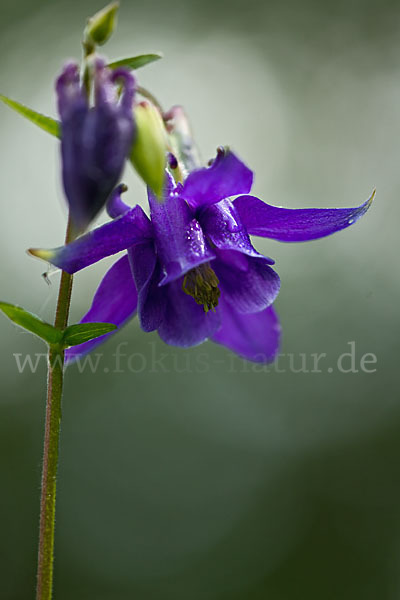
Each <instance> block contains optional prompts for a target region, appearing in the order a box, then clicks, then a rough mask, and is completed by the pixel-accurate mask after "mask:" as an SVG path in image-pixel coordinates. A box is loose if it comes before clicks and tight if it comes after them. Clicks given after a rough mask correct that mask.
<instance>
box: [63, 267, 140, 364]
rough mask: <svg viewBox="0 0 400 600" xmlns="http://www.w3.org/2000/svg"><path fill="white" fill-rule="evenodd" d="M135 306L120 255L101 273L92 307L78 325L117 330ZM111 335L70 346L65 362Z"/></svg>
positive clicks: (127, 271) (127, 269)
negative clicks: (105, 325)
mask: <svg viewBox="0 0 400 600" xmlns="http://www.w3.org/2000/svg"><path fill="white" fill-rule="evenodd" d="M136 306H137V293H136V287H135V283H134V281H133V277H132V273H131V268H130V265H129V260H128V257H127V255H124V256H123V257H122V258H120V259H119V260H118V261H117V262H116V263H115V264H114V265H113V266H112V267H111V269H109V271H107V273H106V274H105V276H104V278H103V280H102V282H101V283H100V285H99V287H98V289H97V291H96V293H95V295H94V298H93V303H92V306H91V308H90V310H89V312H88V313H86V315H85V316H84V317H83V319H82V320H81V323H113V324H114V325H117V327H118V328H121V327H122V326H123V325H124V323H125V322H126V321H127V320H128V319H130V318H131V317H132V316H133V315H134V313H135V311H136ZM114 333H115V331H112V332H111V333H107V334H106V335H102V336H101V337H98V338H96V339H94V340H90V342H85V343H84V344H80V345H79V346H72V347H71V348H69V349H68V350H66V353H65V354H66V358H67V362H68V363H70V362H72V361H74V360H76V359H77V358H79V357H80V356H83V355H84V354H87V353H88V352H90V351H91V350H93V348H95V347H96V346H98V345H99V344H101V343H103V342H104V341H105V340H106V339H108V338H109V337H110V335H113V334H114Z"/></svg>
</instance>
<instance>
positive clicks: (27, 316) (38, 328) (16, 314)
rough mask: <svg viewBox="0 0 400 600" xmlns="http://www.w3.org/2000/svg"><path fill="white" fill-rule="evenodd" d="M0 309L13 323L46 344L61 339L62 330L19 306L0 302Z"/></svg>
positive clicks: (54, 342) (57, 341)
mask: <svg viewBox="0 0 400 600" xmlns="http://www.w3.org/2000/svg"><path fill="white" fill-rule="evenodd" d="M0 310H2V311H3V313H4V314H5V315H7V317H8V318H9V319H11V321H13V323H15V324H16V325H19V326H20V327H23V328H24V329H27V330H28V331H30V332H31V333H34V334H35V335H37V336H38V337H40V338H41V339H42V340H44V341H45V342H47V343H48V344H58V343H59V342H60V341H61V340H62V337H63V333H62V331H60V330H59V329H56V328H55V327H53V325H50V323H46V322H45V321H42V320H41V319H39V317H37V316H36V315H33V314H32V313H30V312H28V311H26V310H25V309H23V308H21V307H20V306H15V304H8V302H0Z"/></svg>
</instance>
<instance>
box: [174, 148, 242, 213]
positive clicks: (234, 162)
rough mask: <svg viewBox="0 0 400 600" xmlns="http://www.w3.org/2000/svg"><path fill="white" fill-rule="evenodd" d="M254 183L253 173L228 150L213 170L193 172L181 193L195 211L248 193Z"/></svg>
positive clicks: (208, 168)
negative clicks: (230, 197)
mask: <svg viewBox="0 0 400 600" xmlns="http://www.w3.org/2000/svg"><path fill="white" fill-rule="evenodd" d="M252 183H253V173H252V171H250V169H249V168H248V167H246V165H245V164H244V163H242V161H241V160H239V159H238V158H237V156H236V155H235V154H233V152H231V151H229V150H228V151H227V152H224V153H221V154H218V156H217V158H216V159H215V161H214V162H213V164H212V165H211V167H207V168H205V169H198V170H197V171H192V173H190V174H189V175H188V177H187V179H186V181H185V183H184V184H183V190H182V192H181V194H182V197H183V198H185V200H186V201H187V202H188V203H189V204H190V205H191V206H192V207H193V208H200V207H201V206H204V205H206V204H214V203H215V202H219V200H223V199H224V198H229V196H237V195H238V194H247V193H248V192H249V191H250V190H251V186H252Z"/></svg>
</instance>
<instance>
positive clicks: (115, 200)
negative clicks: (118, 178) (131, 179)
mask: <svg viewBox="0 0 400 600" xmlns="http://www.w3.org/2000/svg"><path fill="white" fill-rule="evenodd" d="M127 189H128V188H127V187H126V185H125V184H124V183H121V184H120V185H118V186H117V187H116V188H115V190H114V191H113V193H112V194H111V196H110V197H109V199H108V201H107V206H106V208H107V212H108V214H109V215H110V217H111V218H112V219H117V218H118V217H121V216H122V215H124V214H125V213H127V212H129V211H130V210H131V207H130V206H128V205H127V204H125V202H124V201H123V200H121V194H123V193H124V192H126V191H127Z"/></svg>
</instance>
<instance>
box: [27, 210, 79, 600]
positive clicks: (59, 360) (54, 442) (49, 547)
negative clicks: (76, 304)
mask: <svg viewBox="0 0 400 600" xmlns="http://www.w3.org/2000/svg"><path fill="white" fill-rule="evenodd" d="M72 239H73V233H72V227H71V221H70V220H69V221H68V226H67V233H66V236H65V243H66V244H68V243H69V242H71V241H72ZM71 291H72V275H70V274H69V273H66V272H65V271H63V272H62V274H61V281H60V289H59V293H58V301H57V309H56V317H55V322H54V325H55V327H57V328H58V329H65V327H66V326H67V323H68V314H69V307H70V302H71ZM63 378H64V350H63V349H62V348H60V347H58V346H51V347H50V348H49V356H48V378H47V382H48V385H47V402H46V425H45V434H44V450H43V469H42V488H41V498H40V526H39V552H38V569H37V588H36V600H51V597H52V588H53V561H54V529H55V509H56V479H57V465H58V449H59V440H60V426H61V398H62V391H63Z"/></svg>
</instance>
